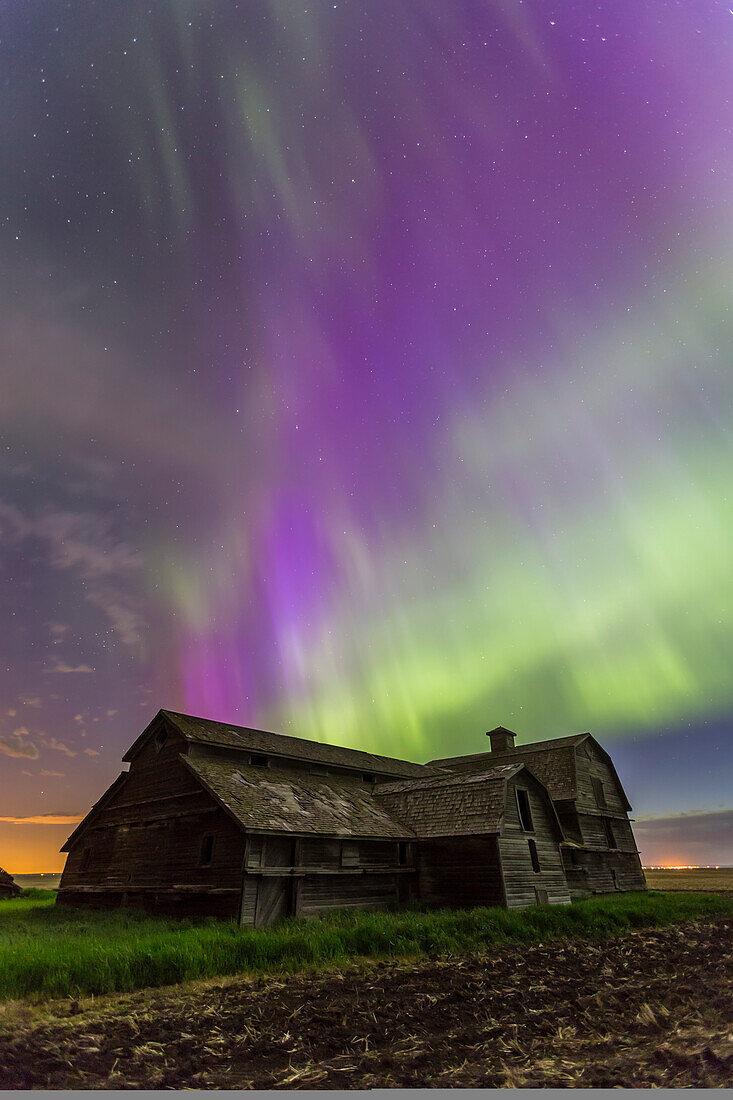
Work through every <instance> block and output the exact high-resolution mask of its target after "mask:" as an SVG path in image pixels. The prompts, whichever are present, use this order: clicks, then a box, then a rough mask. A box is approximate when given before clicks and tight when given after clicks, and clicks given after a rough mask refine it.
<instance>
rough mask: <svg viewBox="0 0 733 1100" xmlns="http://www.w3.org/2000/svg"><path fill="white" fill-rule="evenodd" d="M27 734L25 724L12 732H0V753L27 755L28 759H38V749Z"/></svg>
mask: <svg viewBox="0 0 733 1100" xmlns="http://www.w3.org/2000/svg"><path fill="white" fill-rule="evenodd" d="M28 737H29V734H28V730H27V729H26V728H25V726H21V727H20V729H17V730H15V731H14V733H5V734H0V753H3V754H4V755H5V756H18V757H21V756H22V757H27V759H28V760H37V759H38V749H37V748H36V746H35V745H34V743H33V742H32V741H29V740H28Z"/></svg>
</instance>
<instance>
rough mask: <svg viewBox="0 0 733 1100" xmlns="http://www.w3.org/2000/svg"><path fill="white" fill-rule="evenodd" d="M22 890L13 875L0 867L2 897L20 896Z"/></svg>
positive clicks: (0, 896) (0, 892)
mask: <svg viewBox="0 0 733 1100" xmlns="http://www.w3.org/2000/svg"><path fill="white" fill-rule="evenodd" d="M21 892H22V891H21V889H20V886H18V884H17V882H16V881H15V879H14V878H13V876H12V875H9V874H8V872H7V871H3V869H2V867H0V898H18V897H20V895H21Z"/></svg>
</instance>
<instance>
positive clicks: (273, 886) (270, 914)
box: [255, 836, 298, 928]
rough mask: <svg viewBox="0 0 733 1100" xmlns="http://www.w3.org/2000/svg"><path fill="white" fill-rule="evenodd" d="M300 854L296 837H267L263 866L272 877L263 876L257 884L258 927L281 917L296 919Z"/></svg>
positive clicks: (256, 913) (256, 916)
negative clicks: (295, 872)
mask: <svg viewBox="0 0 733 1100" xmlns="http://www.w3.org/2000/svg"><path fill="white" fill-rule="evenodd" d="M297 851H298V846H297V841H296V840H295V838H294V837H272V836H271V837H267V838H266V840H265V842H264V847H263V853H262V866H263V869H264V868H267V869H268V870H269V871H270V874H264V875H261V876H260V880H259V882H258V884H257V905H256V908H255V925H257V927H259V928H262V927H264V926H265V925H266V924H272V922H273V921H276V920H279V919H280V917H292V916H293V915H294V914H295V879H294V878H293V875H292V870H293V868H294V867H295V865H296V863H297ZM278 872H280V873H278Z"/></svg>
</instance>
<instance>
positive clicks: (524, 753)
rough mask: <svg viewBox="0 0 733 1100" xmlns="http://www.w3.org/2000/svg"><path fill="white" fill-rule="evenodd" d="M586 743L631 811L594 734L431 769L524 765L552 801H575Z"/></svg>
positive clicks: (438, 763) (448, 761)
mask: <svg viewBox="0 0 733 1100" xmlns="http://www.w3.org/2000/svg"><path fill="white" fill-rule="evenodd" d="M584 741H592V742H593V744H594V745H595V746H596V748H597V749H598V750H599V751H600V752H601V753H602V754H603V755H604V756H605V757H606V759H607V760H608V762H609V764H610V766H611V768H612V770H613V774H614V775H615V776H616V780H617V782H618V785H619V790H620V791H621V794H622V796H623V798H624V800H625V803H626V806H627V808H628V809H630V808H631V807H630V806H629V803H628V799H627V798H626V795H625V793H624V791H623V787H622V786H621V781H620V780H619V778H618V774H617V773H616V769H615V767H614V764H613V761H612V760H611V758H610V756H609V755H608V753H607V752H606V750H605V749H604V748H603V746H602V745H599V744H598V742H597V741H596V739H595V737H593V735H592V734H590V733H574V734H570V735H569V736H567V737H555V738H551V739H550V740H549V741H532V742H530V743H529V744H527V745H516V746H515V747H514V748H513V749H507V750H506V751H504V752H482V753H477V754H476V755H474V756H452V757H445V758H443V759H441V760H431V761H430V762H429V764H428V765H427V766H428V767H433V768H447V769H449V770H450V771H452V772H459V773H460V774H465V773H470V772H473V771H477V770H483V769H484V768H486V767H487V765H490V764H511V763H515V762H516V763H521V764H526V766H527V767H528V768H529V769H530V771H532V772H533V773H534V774H535V775H536V776H537V778H538V779H539V780H540V781H541V782H542V783H544V785H545V786H546V787H547V789H548V791H549V792H550V795H551V797H552V798H553V799H554V800H556V801H558V802H561V801H564V800H572V799H575V798H577V796H578V774H577V768H576V757H575V750H576V748H577V747H578V745H581V744H582V743H583V742H584Z"/></svg>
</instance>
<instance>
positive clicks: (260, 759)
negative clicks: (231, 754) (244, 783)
mask: <svg viewBox="0 0 733 1100" xmlns="http://www.w3.org/2000/svg"><path fill="white" fill-rule="evenodd" d="M249 762H250V764H251V765H252V767H253V768H267V767H269V766H270V761H269V760H268V759H267V757H266V756H264V755H263V754H262V753H261V752H252V753H250V754H249Z"/></svg>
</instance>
